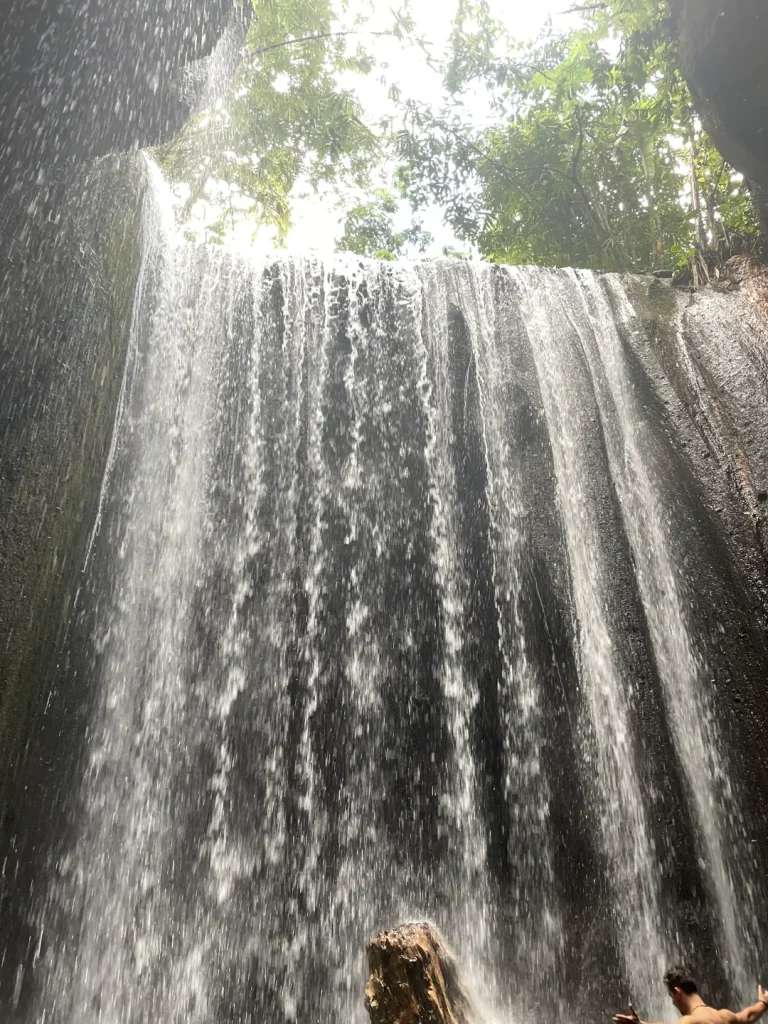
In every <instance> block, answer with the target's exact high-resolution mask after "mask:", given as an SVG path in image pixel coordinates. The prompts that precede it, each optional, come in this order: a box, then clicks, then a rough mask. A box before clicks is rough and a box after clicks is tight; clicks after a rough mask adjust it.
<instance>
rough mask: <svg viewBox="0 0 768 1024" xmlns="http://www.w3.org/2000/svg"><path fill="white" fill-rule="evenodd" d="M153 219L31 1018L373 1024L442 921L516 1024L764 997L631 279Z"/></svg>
mask: <svg viewBox="0 0 768 1024" xmlns="http://www.w3.org/2000/svg"><path fill="white" fill-rule="evenodd" d="M147 188H148V192H147V199H146V202H145V210H144V217H143V259H142V265H141V270H140V278H139V285H138V288H137V292H136V301H135V305H134V313H133V319H132V325H131V339H130V347H129V353H130V357H129V358H130V361H129V363H127V364H126V371H125V379H124V383H123V388H122V390H121V397H120V409H119V412H118V416H117V417H116V421H115V436H114V438H113V443H112V447H111V449H110V456H109V465H108V470H107V476H106V478H105V486H104V490H103V494H102V499H101V501H100V503H99V515H98V529H96V528H94V532H93V536H92V538H91V545H90V546H89V563H90V565H89V572H91V573H92V572H93V569H94V567H96V569H97V570H98V571H97V572H96V574H95V576H93V579H94V580H98V583H96V582H93V583H92V584H91V586H92V587H93V588H98V592H97V593H95V594H94V598H93V599H94V603H95V606H96V615H95V620H96V631H95V635H94V636H93V638H92V644H93V651H94V660H95V664H96V665H97V672H96V674H95V678H94V681H93V686H94V699H93V706H92V709H91V712H90V720H89V726H88V736H87V744H86V757H85V764H84V769H83V774H82V780H81V785H80V790H79V793H78V794H77V802H76V811H75V816H74V822H73V836H72V838H71V839H68V840H67V842H66V848H65V849H64V850H63V851H62V852H61V854H60V856H59V857H58V860H57V863H56V865H55V872H53V876H52V880H51V882H50V885H49V886H48V890H47V892H46V893H45V894H43V895H42V896H41V897H40V901H39V906H38V907H37V908H36V914H37V918H38V927H39V931H40V935H41V942H40V949H39V951H38V955H37V957H36V961H35V966H34V971H35V979H36V982H35V992H36V995H35V1003H36V1006H35V1011H34V1013H35V1015H34V1018H31V1019H34V1020H36V1021H39V1022H41V1024H42V1022H43V1021H45V1024H59V1022H60V1024H68V1022H71V1021H75V1020H77V1021H81V1022H83V1024H95V1022H97V1021H98V1022H104V1024H134V1022H135V1024H139V1022H145V1021H148V1020H153V1019H157V1020H163V1021H168V1022H178V1024H181V1022H185V1024H192V1022H201V1024H202V1022H209V1021H254V1022H256V1021H259V1022H260V1021H273V1022H279V1021H281V1022H288V1021H318V1022H322V1024H325V1022H330V1021H363V1020H364V1018H365V1011H364V1008H363V1004H362V986H363V981H364V978H365V964H364V959H363V950H364V947H365V942H366V940H367V939H368V937H369V936H370V935H371V934H372V933H373V932H374V931H375V930H377V929H378V928H381V927H387V926H391V925H393V924H396V923H399V922H401V921H403V920H406V919H416V918H423V917H426V918H429V919H431V920H434V921H435V922H436V923H437V924H438V925H439V926H440V927H441V928H442V929H443V931H444V932H445V933H446V935H448V936H449V938H450V941H451V942H452V944H453V945H454V946H455V947H456V949H457V952H458V954H459V958H460V960H461V962H462V963H463V965H464V967H465V969H466V970H467V973H468V975H469V978H470V981H471V983H472V985H473V986H474V988H475V990H476V992H477V995H478V1001H479V1002H480V1003H481V1004H483V1006H484V1007H485V1009H484V1012H485V1014H486V1015H487V1018H488V1020H493V1021H507V1020H514V1021H523V1020H526V1021H527V1020H529V1019H530V1020H533V1019H535V1018H536V1017H541V1015H542V1014H546V1015H547V1016H548V1017H551V1016H552V1014H553V1013H554V1014H556V1015H557V1016H558V1017H560V1016H564V1015H566V1014H568V1015H569V1016H570V1015H571V1014H573V1013H575V1012H579V1013H582V1014H586V1013H593V1012H596V1011H597V1010H598V1009H600V1010H601V1011H605V1010H607V1009H609V1008H610V1006H611V1005H615V1006H616V1007H617V1008H618V1006H620V1005H621V1003H622V1001H623V1000H624V998H625V995H626V994H629V995H630V996H631V998H632V999H633V1001H634V1002H635V1003H636V1004H637V1005H638V1006H639V1007H642V1012H643V1015H644V1016H651V1015H654V1014H661V1013H663V1012H664V1009H665V1001H664V992H663V986H662V983H661V975H662V973H663V969H664V966H665V964H666V963H667V962H668V960H669V958H671V957H674V956H676V955H677V954H678V953H681V954H685V955H688V954H690V953H691V952H696V949H695V943H696V941H697V940H698V939H699V938H701V937H702V936H704V937H705V938H706V939H707V940H708V942H709V943H710V947H711V949H712V950H714V952H713V953H711V954H708V955H709V961H708V962H709V963H713V964H714V963H716V964H718V965H719V968H718V969H720V970H721V971H722V972H723V976H724V977H725V978H726V983H727V984H730V986H731V987H732V990H735V991H738V992H740V994H742V995H746V991H743V990H745V989H746V987H747V986H748V984H749V983H750V982H751V980H752V975H753V972H754V969H755V965H756V961H757V957H758V948H759V937H758V935H757V932H756V930H755V927H756V926H755V925H754V916H755V913H756V907H757V906H758V897H759V895H760V884H759V882H758V872H757V868H756V865H755V863H754V857H753V856H752V853H751V852H750V843H749V831H748V829H746V828H745V826H744V815H743V808H742V797H743V794H742V791H741V790H742V783H741V782H740V781H739V771H738V765H737V764H736V763H735V762H734V761H733V760H732V758H731V757H730V754H729V749H728V741H727V735H730V733H729V728H730V727H729V726H727V724H726V726H722V727H721V723H720V717H719V716H720V711H719V710H718V708H719V703H718V701H719V698H718V691H717V688H716V687H713V683H712V676H713V672H714V669H713V668H712V664H711V663H712V659H713V658H714V656H715V655H714V654H713V641H712V636H711V632H712V631H711V629H710V628H709V625H708V623H707V621H706V620H705V619H704V618H703V617H702V616H701V615H700V614H698V612H697V608H698V605H699V604H700V603H701V602H702V601H707V600H710V598H711V597H712V594H713V593H714V590H712V589H710V591H708V592H707V593H706V594H702V593H699V591H698V590H697V585H698V584H697V578H698V577H697V574H696V564H695V562H696V560H698V561H699V562H700V563H701V564H702V565H706V564H709V563H707V559H710V563H711V564H712V565H714V564H715V563H714V559H715V557H716V554H715V553H710V552H709V548H708V541H707V538H706V537H705V536H704V534H702V533H700V532H697V530H696V529H695V528H694V527H692V526H691V518H690V507H691V506H690V502H693V501H694V500H695V498H696V496H695V494H694V497H693V498H691V497H690V494H693V492H694V491H695V488H694V487H693V484H691V485H690V487H689V486H688V484H686V488H687V490H686V489H685V488H683V489H682V490H678V489H676V488H675V486H674V482H675V477H676V474H679V473H680V472H681V471H680V467H679V460H678V457H677V455H676V454H675V451H674V448H673V446H672V444H671V442H670V439H669V436H668V432H667V429H666V427H667V425H666V421H665V420H664V417H663V415H661V414H660V412H659V400H658V399H657V398H655V397H654V393H653V389H652V386H651V384H649V378H648V376H647V375H644V373H643V372H641V370H638V358H639V357H638V355H637V353H638V351H639V348H641V347H642V346H643V345H644V344H645V343H646V340H645V337H644V335H643V328H642V324H641V322H640V317H639V313H638V310H637V308H636V298H635V297H634V295H633V287H632V284H631V282H627V281H625V280H624V279H622V278H619V277H614V276H609V277H602V276H598V275H594V274H590V273H586V272H584V273H582V272H578V273H576V272H571V271H561V270H547V271H544V270H536V269H527V268H524V269H520V268H500V267H490V266H485V265H474V264H469V263H452V262H449V261H434V262H426V263H423V264H407V263H393V264H387V263H375V262H373V261H369V260H364V259H360V258H358V257H354V256H351V255H346V254H340V255H339V256H338V257H336V258H335V259H334V260H332V261H330V262H325V263H324V262H322V261H321V260H319V259H317V258H314V257H311V256H307V257H301V258H293V257H288V256H282V257H269V258H262V257H259V258H256V257H254V256H253V255H249V254H248V253H240V252H235V251H230V250H227V249H226V248H221V247H215V246H213V247H204V246H199V245H195V244H193V243H190V242H189V241H186V240H185V239H184V237H183V235H182V233H181V232H179V231H178V230H177V229H176V227H175V226H174V224H173V220H172V212H171V210H170V196H169V195H168V193H167V188H166V186H165V184H164V183H163V181H162V179H161V177H160V175H159V172H157V170H156V169H155V168H153V167H152V166H150V168H149V170H148V186H147ZM668 301H669V303H670V304H671V305H673V306H674V309H673V311H672V319H673V321H674V324H675V325H676V329H677V330H678V335H677V337H678V340H679V344H680V346H681V348H682V347H683V346H684V345H685V337H686V330H687V329H688V328H687V326H686V323H687V321H686V317H687V316H688V313H687V312H686V310H685V307H684V304H683V302H682V300H680V302H677V300H675V299H673V298H670V299H669V300H668ZM722 301H725V300H724V299H722V298H718V297H714V298H713V299H712V300H711V302H712V313H711V323H712V324H714V325H715V326H713V327H712V328H711V329H712V330H713V331H714V330H715V327H716V326H717V316H716V314H717V311H718V309H719V308H720V307H719V306H718V305H717V304H718V302H722ZM704 321H706V318H704ZM708 322H709V321H706V322H703V326H702V325H701V324H700V331H703V332H704V333H706V331H707V329H709V328H708V327H707V323H708ZM107 492H108V493H107ZM689 492H690V494H689ZM689 499H690V500H689ZM696 500H697V499H696ZM717 557H719V556H717ZM701 571H702V573H703V574H704V576H706V571H705V570H704V569H702V570H701ZM707 578H708V577H707ZM713 586H714V585H713ZM723 714H725V712H723ZM682 890H685V893H684V895H681V892H682ZM692 906H693V907H695V909H696V915H694V916H696V921H695V922H694V923H691V920H690V914H689V910H690V907H692ZM42 936H44V941H43V938H42ZM611 993H613V995H611ZM608 999H610V1000H612V1002H609V1003H607V1004H606V1000H608Z"/></svg>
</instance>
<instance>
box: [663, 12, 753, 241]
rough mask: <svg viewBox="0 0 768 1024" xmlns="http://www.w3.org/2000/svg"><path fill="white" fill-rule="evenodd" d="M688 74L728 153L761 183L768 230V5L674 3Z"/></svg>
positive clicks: (701, 110) (709, 123) (716, 136)
mask: <svg viewBox="0 0 768 1024" xmlns="http://www.w3.org/2000/svg"><path fill="white" fill-rule="evenodd" d="M670 7H671V10H672V14H673V17H674V22H675V28H676V33H677V37H678V40H679V43H680V56H681V60H682V65H683V70H684V73H685V75H686V78H687V79H688V82H689V84H690V86H691V90H692V92H693V95H694V98H695V100H696V104H697V108H698V110H699V113H700V114H701V116H702V119H703V120H704V123H705V125H706V127H707V130H708V131H709V132H710V133H711V135H712V137H713V138H714V140H715V142H716V143H717V145H718V147H719V149H720V150H721V151H722V153H723V155H724V156H725V157H727V158H728V160H730V162H731V163H732V164H733V165H734V167H736V168H737V169H738V170H739V171H741V172H742V173H743V174H745V175H746V176H747V178H749V179H750V180H751V181H752V182H753V183H754V185H755V192H756V195H757V196H758V201H759V203H760V205H761V219H762V221H763V228H764V231H765V230H768V65H766V61H765V53H766V48H767V47H768V6H766V4H765V2H764V0H670Z"/></svg>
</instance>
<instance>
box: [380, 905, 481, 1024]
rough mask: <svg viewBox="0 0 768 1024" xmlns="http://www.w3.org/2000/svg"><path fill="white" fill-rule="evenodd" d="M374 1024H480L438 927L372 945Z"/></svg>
mask: <svg viewBox="0 0 768 1024" xmlns="http://www.w3.org/2000/svg"><path fill="white" fill-rule="evenodd" d="M368 966H369V969H370V977H369V978H368V984H367V985H366V987H365V1005H366V1007H367V1008H368V1013H369V1015H370V1018H371V1024H477V1021H478V1018H477V1015H476V1013H475V1011H474V1010H473V1008H472V1006H471V1003H470V1000H469V996H468V995H467V993H466V991H465V990H464V988H463V986H462V983H461V980H460V978H459V974H458V968H457V965H456V961H455V959H454V957H453V955H452V954H451V953H450V952H449V951H448V949H447V948H446V946H445V942H444V941H443V938H442V936H441V935H440V933H439V932H438V930H437V929H436V928H435V927H434V925H431V924H428V923H426V922H424V923H421V924H406V925H401V926H400V927H399V928H396V929H395V930H394V931H388V932H379V933H378V934H377V935H374V937H373V938H372V939H371V941H370V943H369V944H368Z"/></svg>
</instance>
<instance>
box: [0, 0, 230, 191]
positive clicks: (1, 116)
mask: <svg viewBox="0 0 768 1024" xmlns="http://www.w3.org/2000/svg"><path fill="white" fill-rule="evenodd" d="M234 9H235V5H234V3H233V0H174V2H173V3H167V2H165V0H128V2H121V3H116V4H104V3H102V2H101V0H77V2H75V3H56V2H54V0H10V5H9V9H8V10H7V11H5V12H4V30H5V31H4V36H3V41H2V42H0V140H2V142H0V184H1V185H2V186H3V187H5V188H11V187H17V186H18V183H19V182H20V181H23V180H29V179H31V180H38V181H40V180H42V181H50V180H51V179H53V178H56V179H61V178H63V177H64V176H65V175H66V174H67V173H68V172H69V171H70V170H71V169H72V168H73V167H77V166H79V165H81V164H82V163H85V162H88V161H90V160H93V159H94V158H95V157H98V156H102V155H104V154H105V153H108V152H115V151H126V150H130V149H134V148H141V147H144V146H149V145H154V144H156V143H158V142H160V141H161V140H163V139H167V138H169V137H170V136H172V135H173V134H174V133H175V132H176V131H177V130H178V129H179V128H180V127H181V125H182V124H183V123H184V120H185V119H186V117H187V116H188V114H189V96H188V95H185V93H184V89H183V80H182V76H181V69H182V68H183V67H184V65H186V64H188V63H189V62H190V61H193V60H195V59H197V58H200V57H203V56H205V55H206V54H208V53H210V52H211V50H212V49H213V46H214V45H215V43H216V41H217V40H218V38H219V37H220V35H221V34H222V32H223V30H224V27H225V25H226V24H227V21H228V19H229V18H230V17H231V16H232V13H233V11H234Z"/></svg>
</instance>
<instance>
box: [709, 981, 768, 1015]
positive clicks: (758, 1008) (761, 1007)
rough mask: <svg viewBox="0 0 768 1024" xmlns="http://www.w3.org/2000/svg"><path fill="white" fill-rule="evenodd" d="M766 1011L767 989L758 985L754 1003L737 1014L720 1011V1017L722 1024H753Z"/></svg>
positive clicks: (767, 1004)
mask: <svg viewBox="0 0 768 1024" xmlns="http://www.w3.org/2000/svg"><path fill="white" fill-rule="evenodd" d="M766 1010H768V989H764V988H763V986H762V985H758V986H757V1002H756V1003H752V1005H751V1006H745V1007H744V1009H743V1010H739V1012H738V1013H734V1012H733V1011H732V1010H721V1011H720V1016H721V1017H722V1018H723V1021H724V1024H754V1022H755V1021H756V1020H758V1019H759V1018H760V1017H762V1015H763V1014H764V1013H765V1011H766Z"/></svg>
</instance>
